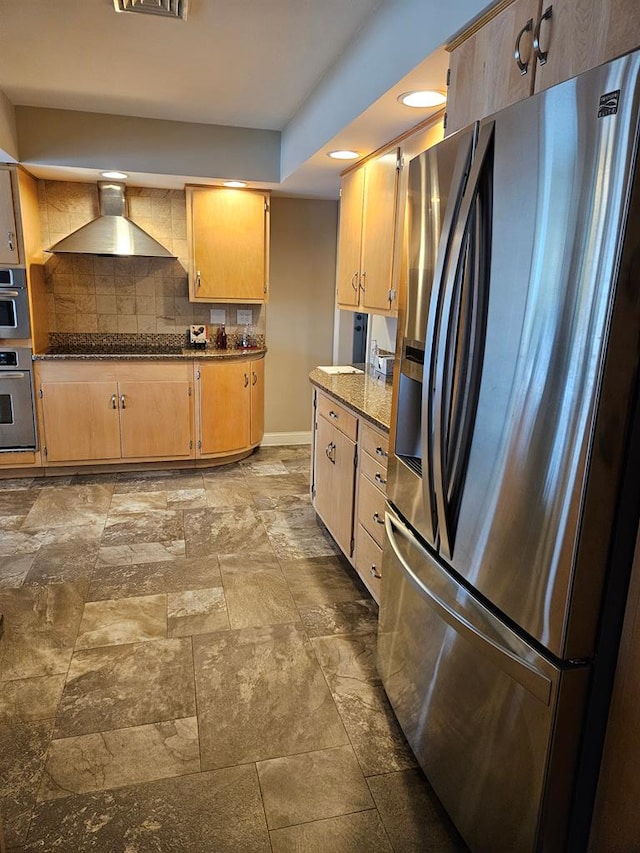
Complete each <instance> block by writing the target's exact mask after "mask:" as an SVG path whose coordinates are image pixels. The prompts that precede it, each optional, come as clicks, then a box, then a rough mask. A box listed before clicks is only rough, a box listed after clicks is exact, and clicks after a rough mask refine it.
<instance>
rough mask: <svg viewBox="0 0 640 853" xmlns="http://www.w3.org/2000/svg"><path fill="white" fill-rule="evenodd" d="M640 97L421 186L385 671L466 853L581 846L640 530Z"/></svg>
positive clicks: (462, 155) (608, 93)
mask: <svg viewBox="0 0 640 853" xmlns="http://www.w3.org/2000/svg"><path fill="white" fill-rule="evenodd" d="M639 78H640V54H639V53H633V54H629V55H628V56H626V57H623V58H621V59H619V60H616V61H614V62H612V63H609V64H607V65H605V66H601V67H600V68H597V69H595V70H593V71H590V72H588V73H586V74H583V75H581V76H580V77H577V78H575V79H573V80H570V81H568V82H566V83H563V84H561V85H559V86H556V87H554V88H552V89H549V90H547V91H545V92H542V93H540V94H538V95H535V96H533V97H531V98H528V99H526V100H525V101H522V102H520V103H518V104H516V105H514V106H512V107H510V108H508V109H507V110H504V111H502V112H500V113H497V114H496V115H494V116H492V117H490V118H488V119H486V120H483V121H481V122H480V123H479V124H477V125H474V126H473V127H469V128H467V129H465V130H462V131H460V132H458V133H456V134H454V135H452V136H451V137H449V138H447V139H445V140H444V141H443V142H442V143H440V144H438V145H436V146H435V147H433V148H431V149H429V150H428V151H426V152H424V153H423V154H421V155H420V156H419V157H417V158H415V159H414V160H412V161H411V163H410V165H409V201H408V205H409V212H408V219H409V229H410V231H409V233H410V239H409V258H408V265H409V280H408V294H407V304H406V311H405V315H404V317H403V318H401V325H400V329H401V332H400V333H399V341H400V343H399V356H400V359H399V369H398V370H397V371H396V384H395V386H394V395H395V397H394V410H395V411H396V418H395V421H394V423H393V424H392V431H391V440H392V453H391V454H390V464H389V476H388V486H387V489H388V504H387V514H386V532H387V539H386V544H385V549H384V554H383V585H382V591H381V608H380V624H379V639H378V666H379V670H380V673H381V676H382V680H383V683H384V686H385V689H386V691H387V694H388V696H389V698H390V700H391V703H392V705H393V708H394V710H395V713H396V715H397V717H398V719H399V721H400V723H401V725H402V727H403V729H404V732H405V734H406V736H407V739H408V741H409V743H410V744H411V746H412V748H413V750H414V752H415V754H416V756H417V758H418V760H419V762H420V764H421V766H422V767H423V769H424V771H425V773H426V775H427V777H428V779H429V781H430V782H431V784H432V786H433V788H434V790H435V792H436V793H437V795H438V797H439V798H440V800H441V801H442V803H443V805H444V806H445V808H446V810H447V811H448V813H449V814H450V816H451V817H452V819H453V821H454V823H455V824H456V826H457V827H458V829H459V831H460V833H461V834H462V836H463V838H464V839H465V841H466V842H467V844H468V845H469V846H470V847H471V849H472V850H474V851H475V850H477V851H491V853H496V851H509V853H512V851H533V850H563V851H565V850H571V849H576V850H578V849H584V847H585V845H586V838H587V836H588V824H589V813H590V805H591V801H592V798H593V794H594V788H595V783H596V781H597V771H598V761H599V755H600V748H601V743H602V737H603V731H604V727H605V725H606V713H607V704H608V700H609V694H610V682H611V678H612V673H613V670H614V667H615V660H616V650H617V643H618V639H619V632H620V624H621V619H622V613H623V609H624V598H625V594H626V587H627V584H628V576H629V571H630V565H631V555H632V552H633V544H634V542H635V536H636V532H637V525H638V492H639V487H638V482H640V466H639V464H638V448H639V447H640V430H639V428H638V423H639V418H638V415H637V410H636V392H637V383H638V353H639V351H640V175H639V171H640V170H639V168H638V136H639V112H640V79H639Z"/></svg>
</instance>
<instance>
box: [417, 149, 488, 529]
mask: <svg viewBox="0 0 640 853" xmlns="http://www.w3.org/2000/svg"><path fill="white" fill-rule="evenodd" d="M474 138H475V134H474V135H473V136H470V137H469V139H468V140H467V144H466V146H465V147H464V148H461V149H460V152H459V154H458V157H457V158H456V165H455V169H454V172H453V177H452V180H451V186H452V187H456V188H457V190H456V192H455V193H453V192H452V194H451V197H450V199H449V202H448V204H447V208H446V210H445V214H444V219H443V222H442V230H441V232H440V241H439V244H438V251H437V254H436V266H435V270H434V274H433V289H432V292H431V302H430V305H429V313H428V315H427V329H426V335H425V348H424V370H423V379H422V404H421V409H422V427H421V428H422V436H421V439H422V457H423V460H426V462H427V464H423V466H422V505H423V507H424V514H425V520H426V521H427V523H428V524H430V525H431V530H430V531H429V532H430V533H431V534H432V535H431V537H430V538H431V541H432V542H433V543H434V544H435V543H436V541H437V536H438V518H437V511H436V501H435V500H434V481H433V456H434V454H433V420H432V412H431V394H432V388H433V376H434V368H435V351H436V342H437V339H438V334H437V333H438V329H439V328H440V324H441V314H442V308H443V299H442V297H443V292H444V281H445V275H446V273H447V269H448V266H449V261H450V255H451V243H452V240H453V235H454V232H455V228H456V223H457V221H458V216H459V213H460V206H461V204H462V200H463V196H464V191H465V187H466V182H467V178H468V176H469V170H470V168H471V158H472V154H473V144H474Z"/></svg>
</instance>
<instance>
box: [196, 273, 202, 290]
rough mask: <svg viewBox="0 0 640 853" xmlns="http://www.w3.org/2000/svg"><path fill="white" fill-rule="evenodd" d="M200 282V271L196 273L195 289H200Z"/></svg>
mask: <svg viewBox="0 0 640 853" xmlns="http://www.w3.org/2000/svg"><path fill="white" fill-rule="evenodd" d="M201 284H202V282H201V281H200V270H198V271H197V272H196V287H200V286H201Z"/></svg>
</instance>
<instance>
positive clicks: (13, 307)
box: [0, 267, 31, 340]
mask: <svg viewBox="0 0 640 853" xmlns="http://www.w3.org/2000/svg"><path fill="white" fill-rule="evenodd" d="M30 333H31V329H30V324H29V299H28V296H27V276H26V271H25V270H24V269H23V268H21V267H14V268H6V267H5V268H0V340H18V339H20V340H26V339H27V338H29V336H30Z"/></svg>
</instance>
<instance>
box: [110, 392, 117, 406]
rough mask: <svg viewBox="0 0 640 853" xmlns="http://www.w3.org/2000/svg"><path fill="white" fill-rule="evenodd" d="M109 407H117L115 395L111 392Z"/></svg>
mask: <svg viewBox="0 0 640 853" xmlns="http://www.w3.org/2000/svg"><path fill="white" fill-rule="evenodd" d="M111 408H112V409H117V408H118V405H117V403H116V395H115V394H112V395H111Z"/></svg>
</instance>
